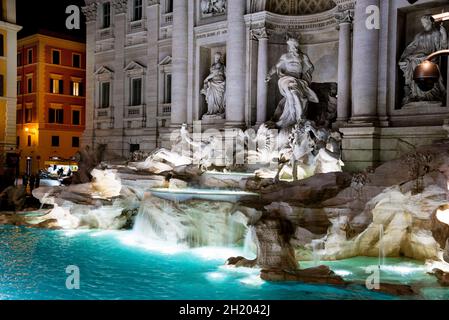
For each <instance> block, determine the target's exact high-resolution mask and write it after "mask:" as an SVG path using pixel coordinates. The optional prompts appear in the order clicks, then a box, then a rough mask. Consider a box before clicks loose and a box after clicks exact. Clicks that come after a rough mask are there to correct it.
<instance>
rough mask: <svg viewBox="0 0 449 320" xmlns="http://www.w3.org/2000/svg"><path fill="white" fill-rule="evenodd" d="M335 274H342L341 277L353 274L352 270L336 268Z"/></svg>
mask: <svg viewBox="0 0 449 320" xmlns="http://www.w3.org/2000/svg"><path fill="white" fill-rule="evenodd" d="M334 272H335V274H336V275H338V276H340V277H347V276H350V275H352V272H351V271H347V270H334Z"/></svg>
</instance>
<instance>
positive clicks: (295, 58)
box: [266, 38, 319, 128]
mask: <svg viewBox="0 0 449 320" xmlns="http://www.w3.org/2000/svg"><path fill="white" fill-rule="evenodd" d="M287 45H288V53H286V54H284V55H283V56H282V57H281V58H280V60H279V62H278V63H277V64H276V65H275V66H274V67H273V68H272V69H271V70H270V72H269V73H268V76H267V78H266V82H270V81H271V78H272V77H273V76H274V75H275V74H277V75H278V77H279V82H278V85H279V90H280V92H281V94H282V96H283V97H284V98H283V99H282V101H281V102H280V103H279V105H278V108H277V110H276V113H275V117H278V120H277V122H276V125H277V126H278V127H279V128H288V127H291V126H294V125H295V124H297V123H298V122H300V121H301V120H305V119H306V113H307V107H308V103H309V102H314V103H318V102H319V99H318V96H317V95H316V93H315V92H314V91H313V90H312V89H310V85H311V83H312V74H313V71H314V70H315V67H314V66H313V64H312V62H311V61H310V58H309V57H308V56H307V55H306V54H305V53H303V52H302V51H301V50H300V48H299V42H298V40H296V39H293V38H290V39H289V40H288V41H287Z"/></svg>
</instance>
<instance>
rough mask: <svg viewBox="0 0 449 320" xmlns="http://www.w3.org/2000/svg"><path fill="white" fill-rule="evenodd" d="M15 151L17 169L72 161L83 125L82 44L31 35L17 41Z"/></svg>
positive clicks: (36, 168)
mask: <svg viewBox="0 0 449 320" xmlns="http://www.w3.org/2000/svg"><path fill="white" fill-rule="evenodd" d="M17 60H18V67H17V149H18V151H19V154H20V172H21V174H23V173H26V172H28V173H30V174H33V173H36V172H37V171H38V170H39V169H44V168H47V167H48V166H49V165H50V164H51V163H55V164H56V163H61V162H64V161H67V162H68V161H70V160H71V159H72V158H73V156H74V155H75V154H76V152H77V151H78V150H79V144H80V138H81V135H82V134H83V132H84V129H85V107H86V100H85V94H84V92H85V85H86V46H85V44H84V43H81V42H76V41H71V40H66V39H61V38H57V37H54V36H48V35H45V34H36V35H32V36H29V37H26V38H23V39H20V40H19V41H18V52H17Z"/></svg>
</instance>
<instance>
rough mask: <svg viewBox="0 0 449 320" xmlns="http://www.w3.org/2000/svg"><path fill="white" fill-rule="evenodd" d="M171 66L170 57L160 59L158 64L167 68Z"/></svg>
mask: <svg viewBox="0 0 449 320" xmlns="http://www.w3.org/2000/svg"><path fill="white" fill-rule="evenodd" d="M171 64H172V57H171V56H166V57H165V58H164V59H162V61H161V62H159V65H160V66H168V65H171Z"/></svg>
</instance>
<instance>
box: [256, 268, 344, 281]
mask: <svg viewBox="0 0 449 320" xmlns="http://www.w3.org/2000/svg"><path fill="white" fill-rule="evenodd" d="M260 276H261V278H262V280H265V281H271V282H284V281H295V282H303V283H312V284H330V285H346V284H348V282H346V281H345V280H343V278H342V277H340V276H338V275H336V274H335V273H334V272H333V271H332V270H331V269H330V268H328V267H326V266H320V267H316V268H310V269H304V270H295V271H291V270H289V271H287V270H282V269H263V270H262V272H261V275H260Z"/></svg>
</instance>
